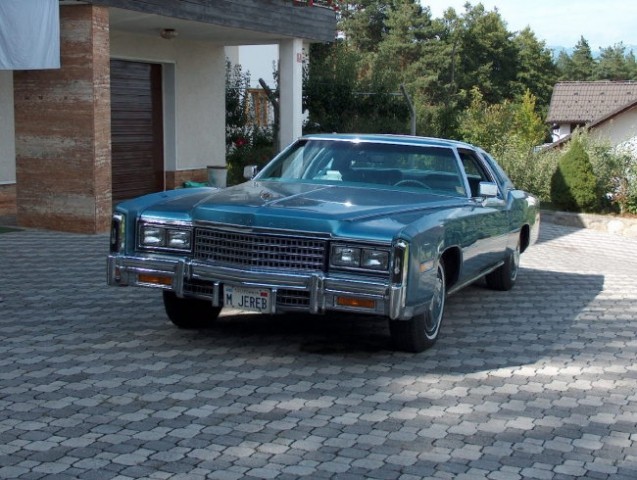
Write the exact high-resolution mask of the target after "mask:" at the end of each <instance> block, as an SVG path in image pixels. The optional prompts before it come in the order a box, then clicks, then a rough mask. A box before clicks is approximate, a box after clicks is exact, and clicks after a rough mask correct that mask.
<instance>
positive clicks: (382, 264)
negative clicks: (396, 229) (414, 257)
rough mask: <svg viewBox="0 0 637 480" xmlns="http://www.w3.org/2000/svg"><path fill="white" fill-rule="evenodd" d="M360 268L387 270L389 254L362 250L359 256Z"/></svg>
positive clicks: (382, 251) (381, 251)
mask: <svg viewBox="0 0 637 480" xmlns="http://www.w3.org/2000/svg"><path fill="white" fill-rule="evenodd" d="M361 267H363V268H371V269H373V270H387V269H388V268H389V252H387V251H384V250H369V249H367V248H364V249H363V250H362V255H361Z"/></svg>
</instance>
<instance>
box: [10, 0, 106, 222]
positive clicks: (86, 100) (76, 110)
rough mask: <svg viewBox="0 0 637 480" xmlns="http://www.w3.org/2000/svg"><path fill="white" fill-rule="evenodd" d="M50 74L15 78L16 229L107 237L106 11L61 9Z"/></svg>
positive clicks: (17, 74)
mask: <svg viewBox="0 0 637 480" xmlns="http://www.w3.org/2000/svg"><path fill="white" fill-rule="evenodd" d="M60 23H61V25H60V27H61V28H60V31H61V63H62V68H61V69H56V70H30V71H19V72H15V75H14V104H15V130H16V132H15V133H16V178H17V216H18V224H19V225H21V226H25V227H38V228H48V229H55V230H63V231H70V232H83V233H98V232H105V231H108V229H109V226H110V216H111V208H112V199H111V147H110V139H111V130H110V79H109V74H110V72H109V70H110V48H109V19H108V10H107V9H106V8H104V7H95V6H92V5H72V6H62V7H61V9H60Z"/></svg>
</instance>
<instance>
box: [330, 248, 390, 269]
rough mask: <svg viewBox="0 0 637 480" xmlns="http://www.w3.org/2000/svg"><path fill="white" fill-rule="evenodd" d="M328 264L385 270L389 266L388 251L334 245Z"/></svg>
mask: <svg viewBox="0 0 637 480" xmlns="http://www.w3.org/2000/svg"><path fill="white" fill-rule="evenodd" d="M330 264H331V265H332V266H334V267H345V268H363V269H366V270H378V271H387V269H388V268H389V251H388V250H378V249H374V248H363V247H350V246H343V245H335V246H333V247H332V252H331V255H330Z"/></svg>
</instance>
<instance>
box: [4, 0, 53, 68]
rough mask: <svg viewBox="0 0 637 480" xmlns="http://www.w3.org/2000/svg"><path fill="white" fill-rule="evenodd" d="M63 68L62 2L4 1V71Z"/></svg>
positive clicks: (34, 0)
mask: <svg viewBox="0 0 637 480" xmlns="http://www.w3.org/2000/svg"><path fill="white" fill-rule="evenodd" d="M46 68H60V4H59V2H58V0H0V70H35V69H46Z"/></svg>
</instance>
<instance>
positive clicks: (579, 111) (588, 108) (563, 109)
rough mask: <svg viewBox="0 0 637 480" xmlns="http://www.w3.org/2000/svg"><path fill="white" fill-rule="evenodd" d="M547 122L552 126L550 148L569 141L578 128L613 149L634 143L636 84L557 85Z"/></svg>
mask: <svg viewBox="0 0 637 480" xmlns="http://www.w3.org/2000/svg"><path fill="white" fill-rule="evenodd" d="M546 121H547V123H549V124H550V125H551V126H552V131H553V142H554V143H553V144H552V145H551V146H558V145H561V144H563V143H564V142H566V141H568V139H569V138H570V135H571V134H572V133H573V132H574V131H575V129H576V128H578V127H586V128H588V129H589V131H590V132H591V133H592V134H593V135H595V136H597V137H598V138H600V139H603V140H605V141H608V142H610V144H611V146H613V147H616V146H619V145H632V144H636V142H635V141H636V140H637V82H610V81H598V82H559V83H558V84H556V85H555V88H554V89H553V96H552V97H551V104H550V106H549V112H548V115H547V119H546Z"/></svg>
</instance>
